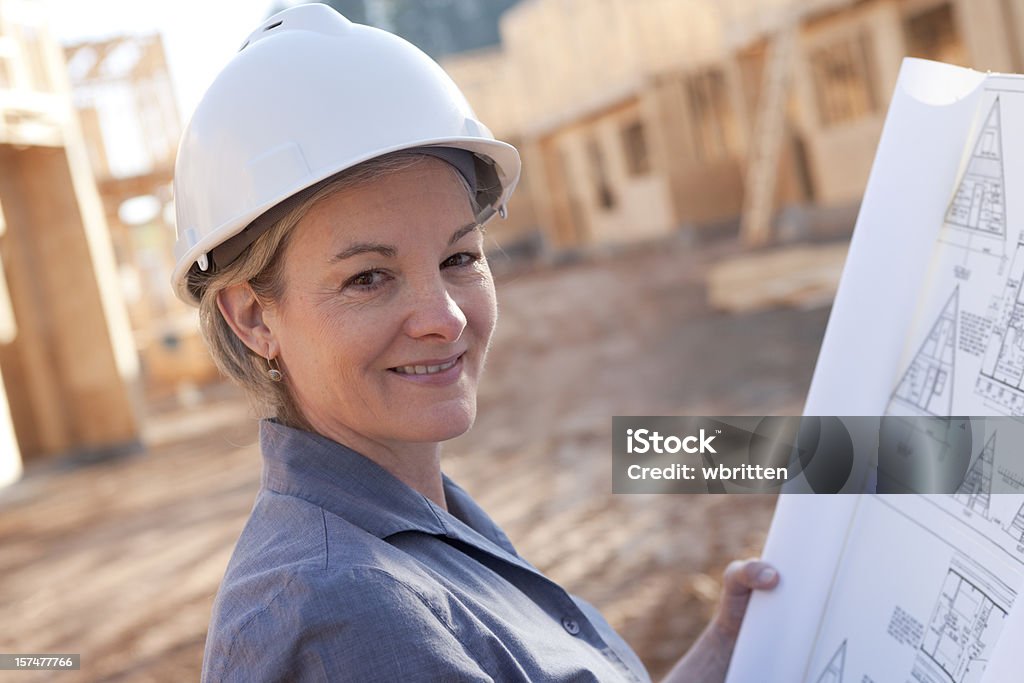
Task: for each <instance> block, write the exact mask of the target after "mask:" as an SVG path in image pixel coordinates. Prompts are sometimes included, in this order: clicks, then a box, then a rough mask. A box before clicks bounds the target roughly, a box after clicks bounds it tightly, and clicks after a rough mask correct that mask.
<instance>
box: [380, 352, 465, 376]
mask: <svg viewBox="0 0 1024 683" xmlns="http://www.w3.org/2000/svg"><path fill="white" fill-rule="evenodd" d="M460 358H462V355H458V356H456V357H455V358H452V359H451V360H450V361H448V362H446V363H441V364H440V365H400V366H398V367H396V368H389V369H390V370H391V371H392V372H397V373H398V374H399V375H436V374H437V373H439V372H444V371H445V370H450V369H452V368H453V367H455V364H456V363H458V362H459V359H460Z"/></svg>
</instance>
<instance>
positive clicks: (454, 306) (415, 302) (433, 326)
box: [405, 281, 466, 342]
mask: <svg viewBox="0 0 1024 683" xmlns="http://www.w3.org/2000/svg"><path fill="white" fill-rule="evenodd" d="M464 329H466V314H465V312H463V310H462V307H461V306H459V304H458V302H457V301H456V300H455V299H454V298H453V297H452V296H451V293H450V292H449V291H448V287H446V286H445V283H444V282H443V281H437V282H432V283H429V284H427V283H424V284H423V286H421V287H418V288H417V291H416V293H415V295H414V296H413V297H412V300H411V302H410V308H409V314H408V316H407V317H406V321H405V333H406V334H407V335H409V336H410V337H413V338H414V339H421V338H429V337H434V338H436V339H437V340H438V341H443V342H454V341H457V340H458V339H459V337H461V336H462V331H463V330H464Z"/></svg>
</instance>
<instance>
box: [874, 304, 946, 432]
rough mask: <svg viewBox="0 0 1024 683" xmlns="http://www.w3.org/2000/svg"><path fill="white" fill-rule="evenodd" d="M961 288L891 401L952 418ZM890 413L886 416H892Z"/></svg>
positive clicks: (907, 408)
mask: <svg viewBox="0 0 1024 683" xmlns="http://www.w3.org/2000/svg"><path fill="white" fill-rule="evenodd" d="M959 294H960V288H959V287H957V288H955V289H954V290H953V294H952V295H950V297H949V300H948V301H947V302H946V305H945V306H944V307H943V309H942V313H941V314H940V315H939V318H938V320H936V321H935V324H934V325H932V328H931V331H930V332H929V333H928V337H927V338H926V339H925V340H924V343H923V344H921V347H920V348H919V349H918V351H917V354H916V355H915V356H914V358H913V359H912V360H911V362H910V366H909V367H908V368H907V370H906V372H904V373H903V379H901V380H900V383H899V386H897V387H896V391H895V392H893V395H892V399H891V401H890V408H891V407H892V403H898V404H900V407H901V408H903V409H904V410H910V411H911V412H912V413H918V414H922V415H937V416H943V415H951V414H952V412H953V374H954V370H955V364H956V339H957V317H958V310H959ZM891 412H892V411H891V410H887V411H886V413H887V414H888V413H891Z"/></svg>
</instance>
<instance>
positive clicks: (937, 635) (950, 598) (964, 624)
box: [910, 556, 1016, 683]
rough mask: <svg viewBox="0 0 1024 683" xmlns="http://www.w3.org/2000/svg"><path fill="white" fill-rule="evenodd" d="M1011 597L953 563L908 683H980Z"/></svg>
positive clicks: (986, 576)
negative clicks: (913, 682) (977, 682)
mask: <svg viewBox="0 0 1024 683" xmlns="http://www.w3.org/2000/svg"><path fill="white" fill-rule="evenodd" d="M1015 597H1016V596H1015V593H1014V592H1013V591H1012V590H1011V589H1010V588H1009V587H1008V586H1007V585H1006V584H1004V583H1003V582H1001V581H1000V580H999V579H997V578H996V577H995V576H993V575H992V574H990V573H989V572H988V571H986V570H985V569H983V568H982V567H981V566H980V565H977V564H974V563H973V562H971V561H970V560H968V559H967V558H966V557H963V556H958V557H955V558H954V559H953V561H952V562H951V563H950V566H949V569H948V571H947V572H946V578H945V580H944V581H943V584H942V591H941V593H940V595H939V598H938V600H937V601H936V603H935V608H934V610H933V611H932V617H931V620H930V622H929V623H928V626H927V628H926V629H925V634H924V639H923V640H922V643H921V648H920V652H919V653H918V656H917V660H916V661H915V663H914V669H913V672H912V674H911V677H910V680H912V681H915V683H950V682H951V683H973V682H974V681H978V680H980V678H981V674H982V673H983V672H984V668H985V663H986V662H987V660H988V656H989V654H990V652H991V648H992V646H993V645H994V644H995V642H996V641H997V640H998V639H999V633H1000V632H1001V631H1002V628H1003V622H1004V620H1005V619H1006V615H1007V613H1008V612H1009V610H1010V607H1011V606H1012V604H1013V600H1014V598H1015Z"/></svg>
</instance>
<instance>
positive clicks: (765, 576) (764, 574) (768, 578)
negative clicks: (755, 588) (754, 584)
mask: <svg viewBox="0 0 1024 683" xmlns="http://www.w3.org/2000/svg"><path fill="white" fill-rule="evenodd" d="M778 574H779V573H778V572H777V571H775V570H774V569H772V568H771V567H765V568H764V569H762V570H761V573H759V574H758V575H757V581H758V583H771V582H772V581H774V580H775V577H776V576H778Z"/></svg>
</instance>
